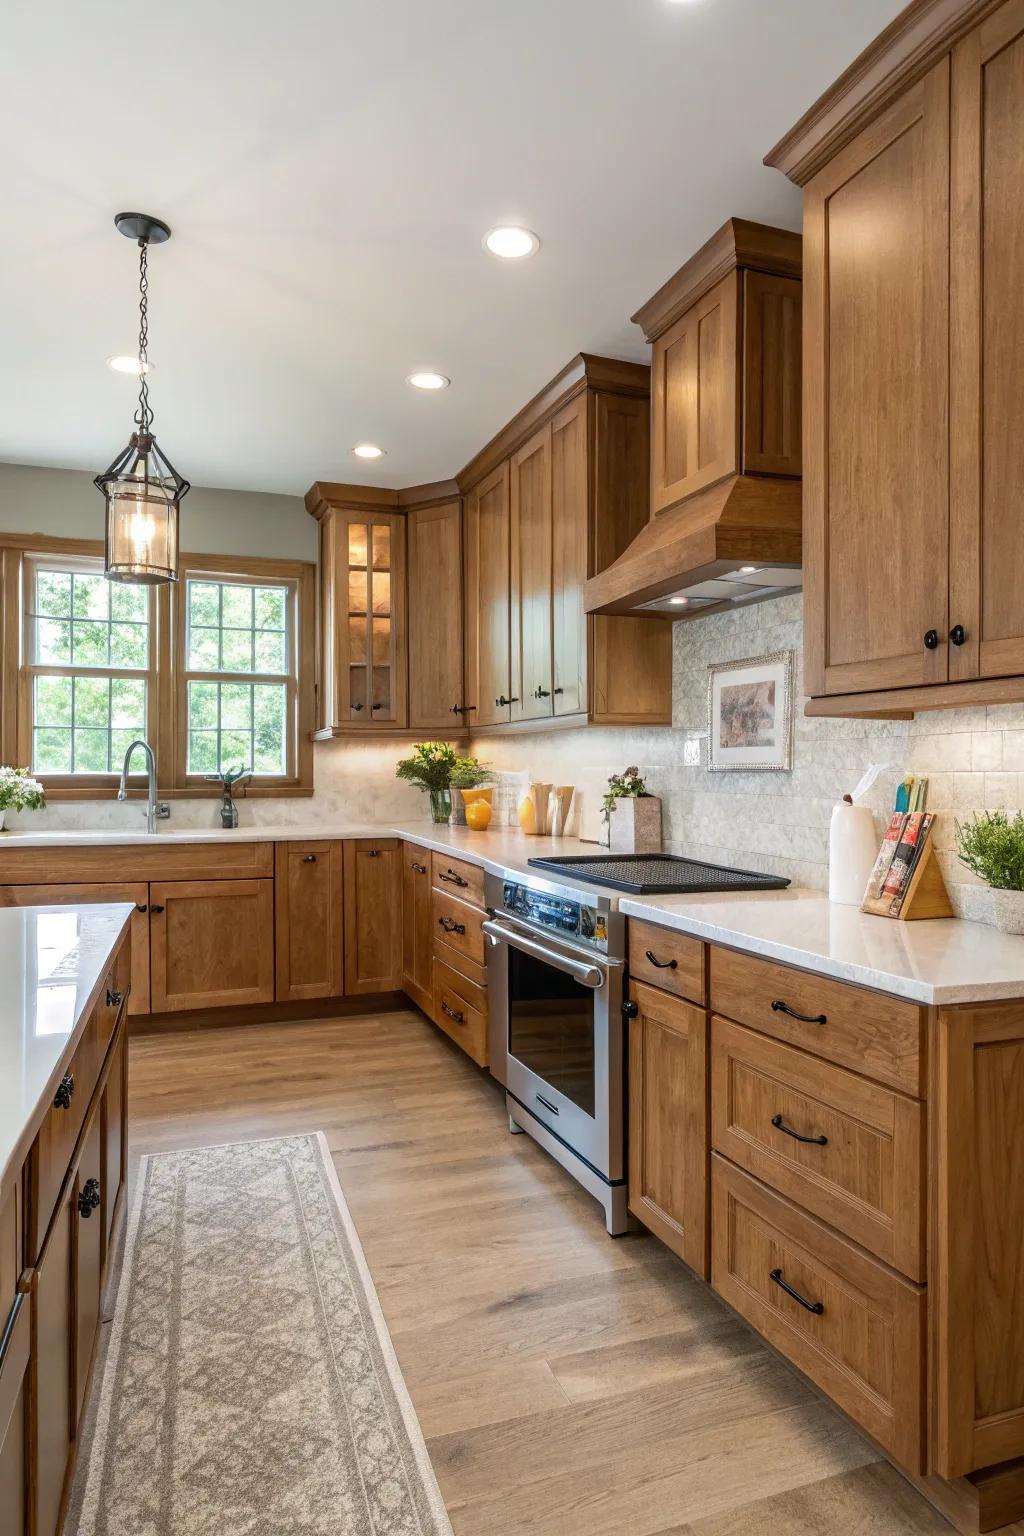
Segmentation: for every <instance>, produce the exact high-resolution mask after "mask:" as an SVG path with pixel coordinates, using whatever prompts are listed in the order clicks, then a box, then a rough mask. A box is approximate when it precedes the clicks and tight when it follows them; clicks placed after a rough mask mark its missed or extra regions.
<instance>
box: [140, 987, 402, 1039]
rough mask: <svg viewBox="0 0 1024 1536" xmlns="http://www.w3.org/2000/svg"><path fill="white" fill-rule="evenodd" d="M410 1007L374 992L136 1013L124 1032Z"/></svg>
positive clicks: (284, 1020) (282, 1020)
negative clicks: (180, 1011) (222, 1006)
mask: <svg viewBox="0 0 1024 1536" xmlns="http://www.w3.org/2000/svg"><path fill="white" fill-rule="evenodd" d="M409 1007H411V1004H410V1002H409V1000H408V998H407V997H406V996H405V993H404V992H374V993H371V994H369V995H367V996H365V997H321V998H310V999H307V1000H305V1001H303V1002H301V1003H251V1004H248V1005H246V1006H243V1007H238V1008H198V1009H196V1010H195V1011H192V1012H188V1013H139V1014H134V1015H132V1016H131V1017H129V1020H128V1032H129V1034H130V1035H131V1036H132V1038H133V1039H135V1038H137V1037H138V1036H140V1035H166V1034H175V1033H178V1032H181V1031H185V1030H193V1029H223V1028H226V1027H227V1026H229V1025H239V1024H289V1023H301V1022H302V1021H303V1020H304V1019H343V1018H350V1017H351V1016H352V1015H353V1014H360V1013H392V1012H395V1011H396V1010H399V1009H402V1008H409Z"/></svg>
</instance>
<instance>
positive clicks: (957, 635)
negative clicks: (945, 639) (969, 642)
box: [949, 624, 967, 645]
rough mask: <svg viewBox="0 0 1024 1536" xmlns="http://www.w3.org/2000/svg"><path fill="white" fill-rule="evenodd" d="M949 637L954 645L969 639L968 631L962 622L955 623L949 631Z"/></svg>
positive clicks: (961, 643)
mask: <svg viewBox="0 0 1024 1536" xmlns="http://www.w3.org/2000/svg"><path fill="white" fill-rule="evenodd" d="M949 638H950V639H951V640H952V642H953V644H954V645H963V644H964V642H965V641H966V639H967V631H966V629H964V627H963V625H962V624H954V625H953V628H952V629H951V630H950V632H949Z"/></svg>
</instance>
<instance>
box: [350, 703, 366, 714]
mask: <svg viewBox="0 0 1024 1536" xmlns="http://www.w3.org/2000/svg"><path fill="white" fill-rule="evenodd" d="M351 707H352V709H353V710H354V711H355V713H356V714H358V713H359V711H360V710H361V709H362V708H363V706H362V704H353V705H352V706H351Z"/></svg>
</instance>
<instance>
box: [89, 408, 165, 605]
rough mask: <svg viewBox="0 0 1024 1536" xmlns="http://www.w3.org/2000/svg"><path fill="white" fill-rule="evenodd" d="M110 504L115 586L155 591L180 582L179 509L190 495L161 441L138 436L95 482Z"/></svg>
mask: <svg viewBox="0 0 1024 1536" xmlns="http://www.w3.org/2000/svg"><path fill="white" fill-rule="evenodd" d="M93 483H94V484H95V485H96V487H97V489H99V490H101V491H102V492H103V494H104V496H105V497H106V502H107V529H106V568H107V577H108V579H109V580H110V581H130V582H138V583H140V584H142V585H149V586H152V585H155V584H156V583H157V582H162V581H177V579H178V505H179V503H180V501H181V498H182V497H183V496H184V495H185V494H186V492H187V491H188V489H189V483H188V481H187V480H183V479H182V478H181V476H180V475H179V474H178V472H177V470H176V469H175V468H174V466H173V465H172V464H170V463H169V462H168V460H167V459H165V458H164V456H163V454H162V453H161V452H160V449H159V448H158V447H157V445H156V440H155V439H154V438H153V437H152V436H151V435H150V434H149V433H145V432H133V433H132V436H131V441H130V443H129V444H128V447H127V448H126V449H125V450H124V452H123V453H121V454H120V455H119V456H118V457H117V458H116V459H115V460H114V462H113V464H111V466H110V468H109V469H108V470H106V471H105V473H104V474H102V475H97V476H96V479H95V481H94V482H93Z"/></svg>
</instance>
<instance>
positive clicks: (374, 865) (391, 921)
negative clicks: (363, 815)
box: [345, 838, 402, 994]
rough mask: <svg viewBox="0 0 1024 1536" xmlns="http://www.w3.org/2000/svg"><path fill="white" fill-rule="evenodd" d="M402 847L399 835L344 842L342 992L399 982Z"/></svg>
mask: <svg viewBox="0 0 1024 1536" xmlns="http://www.w3.org/2000/svg"><path fill="white" fill-rule="evenodd" d="M401 861H402V845H401V843H400V842H399V841H398V840H397V838H360V839H358V840H357V841H353V842H349V843H346V844H345V991H346V993H349V994H359V993H362V992H398V991H400V990H401V986H402V862H401Z"/></svg>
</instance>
